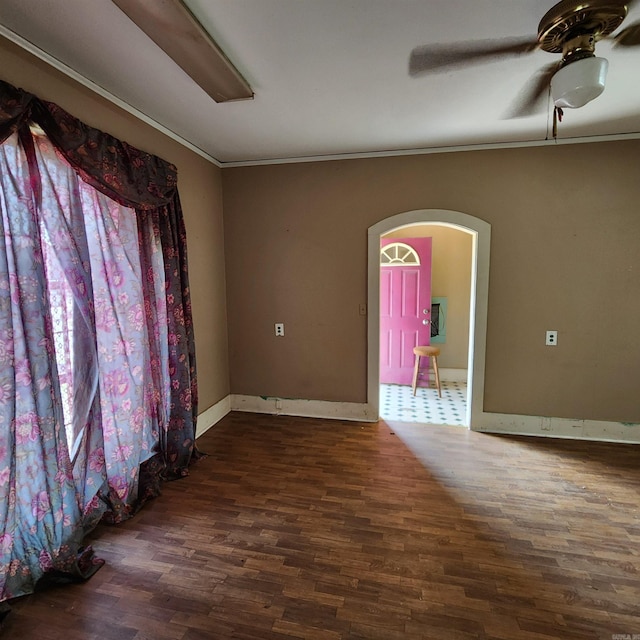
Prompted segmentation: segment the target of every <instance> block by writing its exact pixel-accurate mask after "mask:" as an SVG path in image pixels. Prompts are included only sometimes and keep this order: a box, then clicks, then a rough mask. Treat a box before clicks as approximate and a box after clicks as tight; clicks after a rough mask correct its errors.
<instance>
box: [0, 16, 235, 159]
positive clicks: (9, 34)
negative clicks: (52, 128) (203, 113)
mask: <svg viewBox="0 0 640 640" xmlns="http://www.w3.org/2000/svg"><path fill="white" fill-rule="evenodd" d="M0 35H3V36H4V37H5V38H6V39H7V40H11V42H13V43H14V44H17V45H18V46H19V47H21V48H22V49H24V50H25V51H28V52H29V53H31V54H32V55H34V56H35V57H36V58H39V59H40V60H43V61H44V62H46V63H47V64H49V65H51V66H52V67H53V68H54V69H57V70H58V71H60V72H62V73H64V74H65V75H66V76H69V78H72V79H73V80H75V81H76V82H78V83H79V84H81V85H82V86H83V87H86V88H87V89H90V90H91V91H93V92H94V93H97V94H98V95H99V96H102V97H103V98H105V100H108V101H109V102H111V103H113V104H115V105H116V106H118V107H120V108H121V109H123V110H124V111H126V112H127V113H130V114H131V115H132V116H135V117H136V118H138V120H142V122H145V123H146V124H148V125H149V126H151V127H153V128H154V129H157V130H158V131H160V132H161V133H164V135H165V136H167V137H169V138H171V139H172V140H175V141H176V142H177V143H179V144H181V145H182V146H183V147H186V148H187V149H190V150H191V151H193V152H194V153H197V154H198V155H199V156H201V157H202V158H204V159H205V160H208V161H209V162H211V163H213V164H214V165H216V167H221V166H222V164H221V163H220V162H218V160H216V159H215V158H214V157H213V156H211V155H209V154H208V153H207V152H206V151H203V150H202V149H200V147H196V145H194V144H193V143H191V142H189V141H188V140H186V139H185V138H183V137H182V136H180V135H179V134H177V133H175V132H174V131H171V129H167V127H165V126H164V125H163V124H160V123H159V122H158V121H157V120H154V119H153V118H152V117H151V116H148V115H147V114H146V113H144V112H143V111H140V110H139V109H137V108H136V107H134V106H133V105H130V104H129V103H128V102H125V101H124V100H122V99H120V98H118V97H117V96H116V95H114V94H113V93H111V92H110V91H107V90H106V89H105V88H104V87H101V86H100V85H99V84H96V83H95V82H93V80H89V78H87V77H86V76H83V75H82V74H81V73H78V72H77V71H76V70H75V69H72V68H71V67H69V66H68V65H66V64H65V63H64V62H62V61H61V60H58V59H57V58H54V57H53V56H52V55H50V54H48V53H47V52H46V51H44V50H43V49H40V47H37V46H36V45H35V44H33V43H32V42H29V41H28V40H25V39H24V38H23V37H22V36H19V35H18V34H17V33H15V31H11V29H8V28H7V27H5V26H4V25H2V24H0Z"/></svg>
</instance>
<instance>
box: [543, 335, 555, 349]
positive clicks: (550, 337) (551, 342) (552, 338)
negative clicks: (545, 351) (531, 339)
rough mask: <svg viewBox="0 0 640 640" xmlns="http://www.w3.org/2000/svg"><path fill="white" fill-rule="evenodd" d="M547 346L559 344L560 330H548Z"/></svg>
mask: <svg viewBox="0 0 640 640" xmlns="http://www.w3.org/2000/svg"><path fill="white" fill-rule="evenodd" d="M544 343H545V344H546V345H547V347H555V346H556V345H557V344H558V332H557V331H547V336H546V339H545V342H544Z"/></svg>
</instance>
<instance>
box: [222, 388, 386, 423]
mask: <svg viewBox="0 0 640 640" xmlns="http://www.w3.org/2000/svg"><path fill="white" fill-rule="evenodd" d="M231 411H248V412H250V413H269V414H272V415H287V416H299V417H305V418H329V419H334V420H354V421H357V422H375V421H376V420H377V419H378V416H377V415H375V414H374V411H373V409H372V408H371V407H370V406H369V405H368V404H366V403H358V402H328V401H326V400H299V399H289V398H275V397H262V396H244V395H234V394H232V395H231Z"/></svg>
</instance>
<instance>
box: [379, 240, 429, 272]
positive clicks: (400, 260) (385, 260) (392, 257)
mask: <svg viewBox="0 0 640 640" xmlns="http://www.w3.org/2000/svg"><path fill="white" fill-rule="evenodd" d="M414 264H415V265H419V264H420V256H418V254H417V253H416V250H415V249H414V248H413V247H410V246H409V245H408V244H405V243H404V242H393V243H392V244H388V245H386V246H384V247H382V249H380V266H381V267H406V266H408V265H414Z"/></svg>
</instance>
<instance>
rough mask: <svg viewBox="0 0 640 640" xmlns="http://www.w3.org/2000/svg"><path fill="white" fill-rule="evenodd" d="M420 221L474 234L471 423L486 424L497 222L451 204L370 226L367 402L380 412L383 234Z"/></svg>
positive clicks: (469, 379) (472, 425) (469, 382)
mask: <svg viewBox="0 0 640 640" xmlns="http://www.w3.org/2000/svg"><path fill="white" fill-rule="evenodd" d="M416 224H437V225H440V226H448V227H453V228H454V229H459V230H461V231H465V232H467V233H469V234H471V237H472V249H471V251H472V257H471V304H470V318H469V360H468V366H467V385H468V386H467V398H468V402H467V419H466V423H467V424H468V425H469V428H470V429H472V430H473V429H474V428H475V427H476V426H477V427H480V425H481V424H482V414H483V413H484V367H485V354H486V344H487V309H488V302H489V252H490V247H491V225H490V224H489V223H488V222H485V221H484V220H481V219H480V218H475V217H474V216H470V215H467V214H466V213H460V212H459V211H447V210H446V209H418V210H415V211H406V212H405V213H399V214H397V215H394V216H391V217H389V218H386V219H384V220H381V221H380V222H378V223H376V224H374V225H372V226H371V227H369V231H368V267H367V271H368V279H367V280H368V293H367V308H368V322H367V405H368V410H369V411H370V412H371V414H373V416H375V417H376V418H377V417H379V415H380V406H379V405H380V382H379V379H380V236H381V235H383V234H385V233H388V232H389V231H395V230H398V229H402V228H403V227H409V226H413V225H416Z"/></svg>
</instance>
